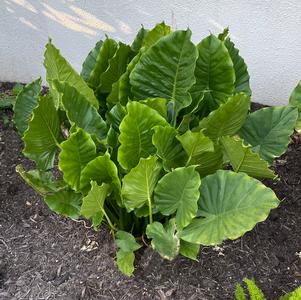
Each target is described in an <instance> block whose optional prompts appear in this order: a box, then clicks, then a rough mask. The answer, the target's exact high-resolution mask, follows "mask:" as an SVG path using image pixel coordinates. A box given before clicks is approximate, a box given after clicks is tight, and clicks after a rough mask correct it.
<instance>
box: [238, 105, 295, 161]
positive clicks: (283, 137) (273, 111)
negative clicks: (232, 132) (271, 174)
mask: <svg viewBox="0 0 301 300" xmlns="http://www.w3.org/2000/svg"><path fill="white" fill-rule="evenodd" d="M297 117H298V110H297V109H296V108H294V107H287V106H283V107H267V108H262V109H260V110H257V111H256V112H254V113H252V114H250V115H249V116H248V118H247V120H246V122H245V123H244V125H243V127H242V128H241V130H240V133H239V134H240V136H241V137H242V138H243V139H244V140H245V141H246V142H247V143H248V144H250V145H252V147H253V151H254V152H257V153H258V154H259V155H260V157H262V158H263V159H265V160H266V161H268V162H269V163H270V164H271V163H272V162H273V160H274V159H275V157H278V156H280V155H281V154H283V153H284V152H285V150H286V149H287V145H288V143H289V141H290V135H291V134H292V133H293V131H294V127H295V124H296V120H297Z"/></svg>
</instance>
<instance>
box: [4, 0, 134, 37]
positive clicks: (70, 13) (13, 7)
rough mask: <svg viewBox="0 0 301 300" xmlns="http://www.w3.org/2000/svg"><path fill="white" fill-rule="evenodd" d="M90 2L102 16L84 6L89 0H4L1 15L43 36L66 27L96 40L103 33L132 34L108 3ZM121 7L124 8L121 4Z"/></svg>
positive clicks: (63, 29)
mask: <svg viewBox="0 0 301 300" xmlns="http://www.w3.org/2000/svg"><path fill="white" fill-rule="evenodd" d="M91 2H92V3H91ZM91 2H90V3H89V9H90V11H91V10H92V9H93V8H95V9H94V11H97V12H99V13H101V16H100V17H96V15H94V14H92V13H91V12H88V11H87V9H85V7H86V6H87V5H86V1H74V0H62V1H37V0H4V1H3V2H2V3H1V4H0V9H1V11H2V13H1V11H0V15H2V14H3V16H4V17H5V18H9V19H11V18H13V20H14V21H15V22H16V25H19V26H20V25H22V26H26V27H27V29H28V30H32V31H35V32H39V33H41V34H43V35H52V34H53V33H60V34H63V33H64V34H66V33H67V32H66V30H69V31H71V32H72V33H73V34H80V35H81V37H85V38H86V39H89V40H96V39H97V38H98V37H100V36H103V35H104V34H108V35H110V34H113V35H114V37H115V38H117V39H122V38H123V37H124V36H125V35H130V34H132V28H131V27H130V26H129V25H128V24H127V23H126V22H124V21H122V20H119V19H116V18H114V16H113V15H112V14H111V13H110V12H109V11H107V10H106V9H105V6H106V5H105V3H101V2H99V1H91ZM3 6H4V7H3ZM120 6H121V7H120V9H122V4H120ZM3 16H1V17H3ZM19 28H20V27H19ZM4 30H6V29H4ZM9 31H10V30H9V29H8V32H9ZM71 38H72V37H71Z"/></svg>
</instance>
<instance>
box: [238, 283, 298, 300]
mask: <svg viewBox="0 0 301 300" xmlns="http://www.w3.org/2000/svg"><path fill="white" fill-rule="evenodd" d="M243 281H244V283H245V284H246V291H247V295H248V296H249V298H248V299H250V300H266V298H265V296H264V294H263V292H262V290H261V289H260V288H259V287H258V286H257V285H256V283H255V281H254V280H251V279H248V278H244V280H243ZM235 299H236V300H247V296H246V294H245V290H244V288H243V287H242V286H241V285H240V284H237V285H236V288H235ZM299 299H301V287H299V288H297V289H296V290H295V291H293V292H290V293H287V294H285V295H283V296H281V297H280V298H279V300H299Z"/></svg>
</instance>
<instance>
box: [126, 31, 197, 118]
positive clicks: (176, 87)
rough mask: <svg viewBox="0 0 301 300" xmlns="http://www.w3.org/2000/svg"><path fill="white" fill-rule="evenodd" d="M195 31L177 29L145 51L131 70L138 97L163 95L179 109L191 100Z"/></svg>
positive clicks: (193, 78)
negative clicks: (191, 39)
mask: <svg viewBox="0 0 301 300" xmlns="http://www.w3.org/2000/svg"><path fill="white" fill-rule="evenodd" d="M190 37H191V31H190V30H189V29H188V30H187V31H180V30H179V31H175V32H173V33H171V34H169V35H167V36H165V37H163V38H161V39H160V40H159V41H158V42H157V43H155V44H154V45H153V46H152V47H150V48H149V49H148V50H147V51H146V52H144V53H143V55H142V56H141V59H140V60H139V62H138V63H137V65H136V66H135V68H134V70H133V71H132V73H131V74H130V83H131V85H132V92H133V94H134V96H135V97H136V98H137V99H139V100H140V99H146V98H154V97H161V98H166V99H167V100H170V101H171V103H172V106H173V109H172V110H173V112H172V117H173V122H175V118H176V115H177V112H178V111H179V110H180V109H181V108H184V107H186V106H188V105H189V104H190V103H191V97H190V94H189V93H188V90H189V89H190V88H191V86H192V85H193V84H194V82H195V77H194V73H193V72H194V66H195V62H196V59H197V50H196V47H195V46H194V44H193V43H192V42H191V41H190Z"/></svg>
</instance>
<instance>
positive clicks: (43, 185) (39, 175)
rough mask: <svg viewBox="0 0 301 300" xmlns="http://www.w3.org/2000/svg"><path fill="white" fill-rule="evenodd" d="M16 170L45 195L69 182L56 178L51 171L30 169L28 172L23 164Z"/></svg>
mask: <svg viewBox="0 0 301 300" xmlns="http://www.w3.org/2000/svg"><path fill="white" fill-rule="evenodd" d="M16 172H17V173H19V174H20V176H21V177H22V178H23V180H24V181H25V182H26V183H27V184H28V185H30V186H31V187H32V188H33V189H34V190H35V191H37V192H38V193H39V194H40V195H41V196H43V197H44V196H45V195H46V194H49V193H53V192H57V191H59V190H61V189H63V188H66V187H67V183H65V182H64V181H63V180H55V179H54V178H53V175H52V172H51V171H48V172H43V171H39V170H30V171H28V172H26V171H25V170H24V169H23V167H22V166H21V165H17V166H16Z"/></svg>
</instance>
